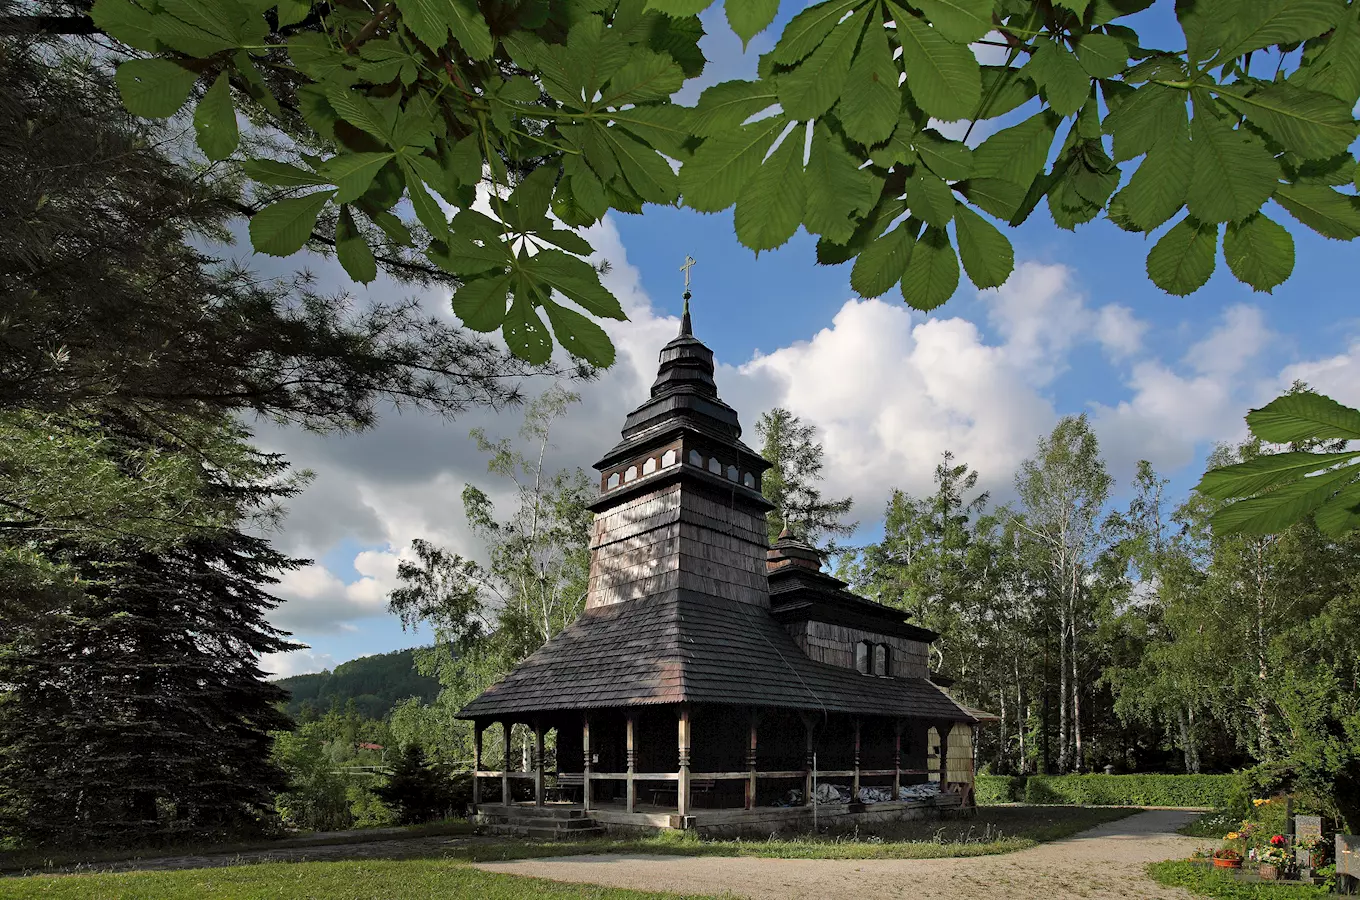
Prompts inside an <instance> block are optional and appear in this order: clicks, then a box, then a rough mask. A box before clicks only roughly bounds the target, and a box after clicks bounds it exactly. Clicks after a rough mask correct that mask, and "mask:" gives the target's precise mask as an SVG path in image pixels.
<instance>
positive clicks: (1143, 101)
mask: <svg viewBox="0 0 1360 900" xmlns="http://www.w3.org/2000/svg"><path fill="white" fill-rule="evenodd" d="M1102 126H1103V127H1104V129H1105V133H1106V134H1108V135H1110V136H1111V137H1112V138H1113V147H1114V152H1113V153H1112V154H1111V155H1112V156H1113V157H1114V160H1115V162H1124V161H1125V160H1129V159H1133V158H1134V157H1136V156H1142V155H1143V154H1144V153H1147V152H1148V151H1149V150H1151V149H1152V147H1153V145H1154V144H1156V143H1157V142H1158V141H1161V140H1162V139H1163V138H1164V137H1166V135H1167V134H1169V133H1171V132H1173V131H1183V132H1185V133H1187V134H1188V133H1189V131H1190V129H1189V117H1188V116H1187V115H1186V112H1185V92H1184V91H1181V90H1177V89H1176V88H1169V87H1164V86H1162V85H1160V84H1148V85H1144V86H1142V87H1140V88H1138V89H1137V90H1136V91H1134V92H1133V94H1132V95H1131V96H1130V97H1129V98H1128V99H1127V100H1125V101H1124V102H1123V103H1121V104H1120V105H1119V107H1118V108H1117V109H1112V110H1111V111H1110V114H1109V115H1108V116H1106V117H1105V121H1104V122H1103V123H1102Z"/></svg>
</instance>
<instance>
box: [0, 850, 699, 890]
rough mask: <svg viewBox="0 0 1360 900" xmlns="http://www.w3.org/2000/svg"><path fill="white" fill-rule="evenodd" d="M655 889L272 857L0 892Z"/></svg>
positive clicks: (448, 865)
mask: <svg viewBox="0 0 1360 900" xmlns="http://www.w3.org/2000/svg"><path fill="white" fill-rule="evenodd" d="M686 896H689V897H694V896H696V895H684V894H656V893H650V892H647V891H628V890H619V889H615V888H605V887H597V886H594V885H574V884H559V883H557V882H553V881H545V880H542V879H538V878H516V877H513V876H510V875H493V874H491V873H489V872H482V871H480V870H478V869H474V868H472V867H470V866H466V865H460V864H458V863H455V862H450V861H448V860H436V859H412V860H402V861H397V860H363V861H348V862H326V863H321V862H312V863H266V864H262V865H254V866H228V867H224V868H217V869H188V870H185V871H182V872H129V873H122V874H116V875H39V876H35V877H31V878H11V879H0V898H5V900H10V898H13V900H28V898H45V900H46V898H53V900H66V898H71V900H75V898H79V900H162V898H166V900H169V898H174V900H178V898H184V897H188V898H193V900H294V898H307V900H330V898H335V900H369V898H373V900H387V898H392V897H402V898H422V897H438V898H440V900H464V898H466V900H523V898H525V897H533V898H535V900H539V898H543V900H663V898H664V900H679V898H683V897H686Z"/></svg>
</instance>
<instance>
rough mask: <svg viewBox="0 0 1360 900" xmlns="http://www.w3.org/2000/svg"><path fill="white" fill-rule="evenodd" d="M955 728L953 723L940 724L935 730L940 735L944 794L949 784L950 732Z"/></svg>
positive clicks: (941, 774) (941, 773)
mask: <svg viewBox="0 0 1360 900" xmlns="http://www.w3.org/2000/svg"><path fill="white" fill-rule="evenodd" d="M953 727H954V723H953V722H939V723H936V725H935V730H936V731H937V732H939V735H940V791H941V792H943V791H944V789H945V786H946V785H947V784H949V730H950V729H951V728H953Z"/></svg>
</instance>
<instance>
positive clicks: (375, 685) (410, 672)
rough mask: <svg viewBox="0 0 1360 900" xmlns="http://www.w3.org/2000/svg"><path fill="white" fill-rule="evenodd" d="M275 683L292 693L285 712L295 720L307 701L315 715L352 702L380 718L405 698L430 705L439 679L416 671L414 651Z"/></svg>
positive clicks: (367, 658)
mask: <svg viewBox="0 0 1360 900" xmlns="http://www.w3.org/2000/svg"><path fill="white" fill-rule="evenodd" d="M275 683H276V684H278V685H279V687H282V688H284V689H285V690H287V691H288V692H289V693H291V694H292V698H291V699H290V700H289V701H288V706H287V709H288V712H289V714H291V715H293V716H294V717H296V716H298V715H299V714H300V713H301V712H302V708H303V705H304V704H306V703H308V702H310V703H311V704H312V706H313V707H314V708H315V709H316V711H317V712H318V713H324V712H326V710H328V709H330V707H331V704H332V703H336V704H338V705H339V706H340V708H341V709H344V707H345V704H346V702H347V701H349V700H351V699H352V700H354V705H355V706H356V707H358V711H359V713H360V714H361V715H363V716H365V717H367V718H371V719H381V718H383V717H384V716H386V715H387V714H388V712H390V711H391V709H392V707H393V706H395V705H396V704H398V703H400V702H401V701H403V700H405V699H406V698H407V697H419V698H420V699H421V700H423V701H424V702H426V703H429V702H430V701H431V700H433V699H434V697H435V695H436V694H438V693H439V681H438V679H435V678H431V677H428V676H425V675H421V674H420V673H419V672H417V671H416V666H415V650H414V649H412V650H397V651H394V652H392V653H380V654H378V655H376V656H361V657H359V658H358V659H353V660H350V661H349V662H347V663H342V664H341V665H338V666H336V667H335V669H334V671H330V672H318V673H316V674H314V675H294V676H292V677H291V678H280V679H279V680H278V681H277V682H275Z"/></svg>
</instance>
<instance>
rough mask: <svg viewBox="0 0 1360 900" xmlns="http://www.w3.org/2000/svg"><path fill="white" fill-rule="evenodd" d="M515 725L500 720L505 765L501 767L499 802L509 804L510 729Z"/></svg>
mask: <svg viewBox="0 0 1360 900" xmlns="http://www.w3.org/2000/svg"><path fill="white" fill-rule="evenodd" d="M514 727H515V726H514V725H513V724H511V722H510V721H509V720H508V719H507V720H505V721H503V722H501V732H502V733H503V734H504V735H505V765H503V766H502V767H501V803H502V804H504V805H506V806H509V805H510V729H512V728H514Z"/></svg>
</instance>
